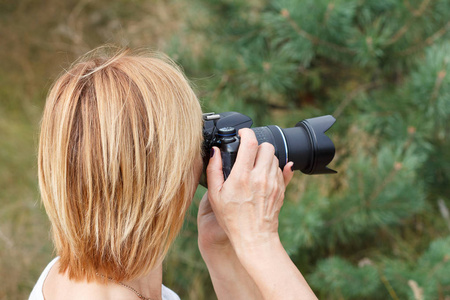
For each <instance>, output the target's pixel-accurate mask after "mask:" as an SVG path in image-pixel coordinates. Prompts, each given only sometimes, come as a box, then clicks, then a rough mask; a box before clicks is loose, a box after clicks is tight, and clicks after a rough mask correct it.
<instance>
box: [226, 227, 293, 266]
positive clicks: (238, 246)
mask: <svg viewBox="0 0 450 300" xmlns="http://www.w3.org/2000/svg"><path fill="white" fill-rule="evenodd" d="M233 248H234V250H235V252H236V255H237V257H238V258H239V260H241V261H246V262H247V261H258V259H263V258H266V257H267V258H269V257H270V256H271V255H273V254H274V253H279V252H280V251H282V252H285V251H284V248H283V245H282V244H281V241H280V237H279V235H278V233H272V234H266V235H260V236H256V237H251V238H243V239H240V240H235V241H233Z"/></svg>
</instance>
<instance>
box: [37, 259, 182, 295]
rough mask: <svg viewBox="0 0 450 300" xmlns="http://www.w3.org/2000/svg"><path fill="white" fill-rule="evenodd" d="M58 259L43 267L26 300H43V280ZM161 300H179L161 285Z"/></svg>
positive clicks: (173, 293)
mask: <svg viewBox="0 0 450 300" xmlns="http://www.w3.org/2000/svg"><path fill="white" fill-rule="evenodd" d="M58 259H59V257H56V258H54V259H53V260H52V261H51V262H50V263H49V264H48V265H47V267H45V269H44V271H43V272H42V274H41V276H40V277H39V279H38V281H37V282H36V285H35V286H34V288H33V290H32V291H31V294H30V297H29V298H28V300H45V299H44V294H43V292H42V287H43V286H44V281H45V278H47V275H48V273H49V272H50V269H51V268H52V267H53V265H54V264H55V263H56V262H57V261H58ZM161 294H162V299H163V300H180V297H178V295H177V294H175V292H174V291H172V290H171V289H169V288H168V287H166V286H164V285H162V289H161Z"/></svg>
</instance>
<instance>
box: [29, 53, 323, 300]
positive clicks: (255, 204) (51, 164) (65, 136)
mask: <svg viewBox="0 0 450 300" xmlns="http://www.w3.org/2000/svg"><path fill="white" fill-rule="evenodd" d="M239 134H240V136H241V146H240V150H239V152H238V155H237V160H236V164H235V166H234V168H233V170H232V172H231V174H230V176H229V178H228V179H227V180H226V181H225V182H224V179H223V174H222V162H221V156H220V151H219V149H217V148H214V149H213V150H212V151H211V159H210V162H209V165H208V168H207V180H208V187H209V190H208V193H207V194H205V196H204V197H203V199H202V201H201V203H200V209H199V215H198V226H199V228H198V231H199V248H200V251H201V254H202V257H203V259H204V260H205V262H206V264H207V267H208V270H209V272H210V275H211V279H212V282H213V285H214V289H215V291H216V294H217V297H218V298H219V299H315V296H314V294H313V292H312V291H311V289H310V288H309V286H308V284H307V283H306V281H305V280H304V278H303V277H302V275H301V274H300V272H299V271H298V270H297V268H296V267H295V265H294V264H293V263H292V261H291V260H290V259H289V257H288V255H287V254H286V251H285V250H284V248H283V246H282V245H281V243H280V240H279V237H278V232H277V230H278V213H279V210H280V208H281V206H282V203H283V198H284V190H285V186H286V185H287V184H288V183H289V181H290V180H291V178H292V175H293V172H292V170H291V167H292V163H289V164H287V165H286V167H285V169H284V170H283V171H281V170H280V169H279V168H278V161H277V158H276V157H275V156H274V149H273V146H272V145H270V144H262V145H260V146H258V143H257V141H256V138H255V136H254V134H253V131H251V130H249V129H244V130H241V131H240V132H239ZM201 144H202V112H201V109H200V105H199V102H198V100H197V98H196V96H195V94H194V92H193V91H192V89H191V88H190V86H189V83H188V81H187V80H186V78H185V77H184V75H183V74H182V72H181V71H180V70H179V69H178V68H177V67H176V65H175V64H174V63H172V62H170V60H168V59H167V58H165V57H155V56H153V57H152V56H147V55H143V54H132V53H130V52H129V51H122V52H121V53H119V54H117V55H114V56H112V57H104V56H96V57H85V58H83V59H82V60H81V61H79V62H77V63H75V64H74V65H73V67H72V68H70V69H69V71H67V72H65V73H64V74H63V75H62V76H61V77H60V78H59V79H58V80H57V81H56V82H55V84H54V85H53V87H52V88H51V90H50V93H49V96H48V98H47V102H46V106H45V111H44V115H43V118H42V125H41V136H40V143H39V185H40V190H41V196H42V201H43V203H44V206H45V209H46V211H47V214H48V216H49V218H50V221H51V224H52V233H53V241H54V243H55V247H56V252H57V254H58V257H57V258H55V259H54V260H53V261H52V262H51V263H50V264H49V265H48V266H47V268H46V269H45V270H44V272H43V273H42V275H41V277H40V278H39V280H38V282H37V284H36V286H35V288H34V289H33V291H32V293H31V295H30V299H44V298H45V299H47V300H53V299H179V298H178V296H177V295H176V294H175V293H174V292H173V291H171V290H170V289H168V288H166V287H165V286H163V285H162V267H161V264H162V261H163V259H164V257H165V255H166V253H167V250H168V248H169V246H170V245H171V243H172V242H173V240H174V238H175V237H176V235H177V234H178V232H179V230H180V228H181V226H182V223H183V219H184V215H185V213H186V210H187V208H188V206H189V204H190V203H191V201H192V198H193V195H194V192H195V189H196V187H197V185H198V181H199V177H200V173H201V170H202V159H201Z"/></svg>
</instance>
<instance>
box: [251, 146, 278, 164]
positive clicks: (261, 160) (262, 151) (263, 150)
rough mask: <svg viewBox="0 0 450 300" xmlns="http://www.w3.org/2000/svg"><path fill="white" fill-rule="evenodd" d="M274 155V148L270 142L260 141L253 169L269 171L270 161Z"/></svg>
mask: <svg viewBox="0 0 450 300" xmlns="http://www.w3.org/2000/svg"><path fill="white" fill-rule="evenodd" d="M274 158H276V157H275V148H274V147H273V145H272V144H269V143H262V144H261V145H259V147H258V153H257V155H256V159H255V169H258V170H260V171H263V170H267V171H269V170H270V169H271V167H272V162H273V159H274Z"/></svg>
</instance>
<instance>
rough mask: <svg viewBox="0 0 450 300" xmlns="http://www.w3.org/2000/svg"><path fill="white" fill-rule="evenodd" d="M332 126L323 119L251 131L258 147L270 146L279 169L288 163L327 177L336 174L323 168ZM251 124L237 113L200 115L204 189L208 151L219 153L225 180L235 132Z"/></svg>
mask: <svg viewBox="0 0 450 300" xmlns="http://www.w3.org/2000/svg"><path fill="white" fill-rule="evenodd" d="M334 122H336V119H335V118H334V117H333V116H331V115H327V116H321V117H317V118H311V119H306V120H303V121H300V122H298V123H297V124H296V125H295V127H291V128H284V129H283V128H280V127H278V126H277V125H268V126H263V127H255V128H251V129H252V130H253V131H254V132H255V135H256V139H257V140H258V144H262V143H264V142H268V143H270V144H272V145H273V146H274V148H275V156H276V157H277V158H278V161H279V162H280V168H281V169H283V168H284V166H285V165H286V164H287V163H288V162H289V161H292V162H294V166H293V169H294V170H300V171H301V172H303V173H305V174H310V175H312V174H331V173H337V172H336V171H334V170H331V169H329V168H328V167H327V165H328V164H329V163H330V162H331V161H332V160H333V158H334V154H335V148H334V144H333V142H332V141H331V139H330V138H329V137H328V136H326V135H325V132H326V131H327V130H328V129H329V128H330V127H331V126H332V125H333V124H334ZM252 124H253V121H252V119H251V118H250V117H248V116H246V115H243V114H241V113H238V112H232V111H230V112H223V113H219V114H215V113H206V114H203V137H204V141H203V166H204V171H203V176H202V179H201V184H202V185H203V186H206V176H205V174H206V172H205V170H206V166H207V165H208V162H209V158H210V156H209V153H210V151H211V148H212V147H213V146H216V147H218V148H219V149H220V153H221V156H222V164H223V175H224V179H225V180H226V179H227V177H228V175H230V172H231V169H232V168H233V165H234V162H235V161H236V155H237V152H238V149H239V145H240V138H239V136H238V135H237V132H238V131H239V129H241V128H250V127H251V126H252Z"/></svg>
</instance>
